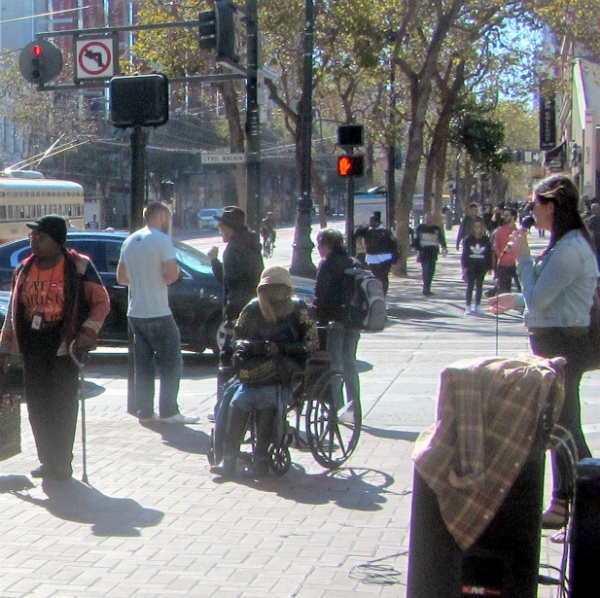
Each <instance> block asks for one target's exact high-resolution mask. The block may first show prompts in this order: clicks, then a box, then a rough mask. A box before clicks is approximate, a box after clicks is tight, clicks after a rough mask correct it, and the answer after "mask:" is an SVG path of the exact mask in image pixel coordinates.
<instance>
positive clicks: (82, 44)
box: [73, 37, 117, 80]
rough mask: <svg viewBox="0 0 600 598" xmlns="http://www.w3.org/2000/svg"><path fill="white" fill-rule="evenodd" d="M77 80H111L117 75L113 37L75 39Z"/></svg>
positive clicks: (74, 53)
mask: <svg viewBox="0 0 600 598" xmlns="http://www.w3.org/2000/svg"><path fill="white" fill-rule="evenodd" d="M73 55H74V56H75V79H76V80H84V79H110V78H112V77H113V76H114V74H115V57H116V56H117V53H116V52H115V39H114V38H113V37H100V38H95V39H90V38H75V49H74V52H73Z"/></svg>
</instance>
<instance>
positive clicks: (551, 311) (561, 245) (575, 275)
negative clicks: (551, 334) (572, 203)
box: [517, 230, 599, 328]
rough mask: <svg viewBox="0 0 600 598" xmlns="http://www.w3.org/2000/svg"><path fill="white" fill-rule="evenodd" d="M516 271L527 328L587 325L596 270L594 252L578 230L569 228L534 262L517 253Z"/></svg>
mask: <svg viewBox="0 0 600 598" xmlns="http://www.w3.org/2000/svg"><path fill="white" fill-rule="evenodd" d="M517 274H518V276H519V281H520V282H521V286H522V288H523V296H524V298H525V306H526V309H525V314H524V317H525V325H526V326H527V327H528V328H546V327H560V328H563V327H587V326H589V323H590V309H591V307H592V301H593V296H594V291H595V290H596V285H597V282H598V275H599V273H598V265H597V263H596V256H595V255H594V253H593V251H592V249H591V247H590V245H589V243H588V242H587V241H586V239H585V237H584V236H583V235H582V234H581V233H580V232H579V231H577V230H572V231H569V232H568V233H567V234H566V235H564V236H563V237H562V239H560V241H558V243H557V244H556V245H555V246H554V247H553V248H552V249H551V250H550V251H549V252H548V254H547V255H545V256H544V257H543V258H542V259H540V260H539V261H538V262H537V263H534V261H533V258H532V257H531V256H530V255H526V256H522V257H520V258H519V259H518V261H517Z"/></svg>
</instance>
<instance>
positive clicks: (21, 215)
mask: <svg viewBox="0 0 600 598" xmlns="http://www.w3.org/2000/svg"><path fill="white" fill-rule="evenodd" d="M19 219H20V220H25V210H24V209H23V208H21V209H20V210H19Z"/></svg>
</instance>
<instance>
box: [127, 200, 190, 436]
mask: <svg viewBox="0 0 600 598" xmlns="http://www.w3.org/2000/svg"><path fill="white" fill-rule="evenodd" d="M144 219H145V221H146V226H145V227H144V228H142V229H140V230H138V231H136V232H134V233H133V234H131V235H129V237H127V239H125V242H124V243H123V247H122V248H121V258H120V260H119V264H118V266H117V281H118V282H119V284H122V285H125V286H128V287H129V304H128V308H127V319H128V322H129V326H130V328H131V330H132V332H133V370H134V397H135V405H136V408H137V415H138V418H139V421H140V423H146V422H150V421H155V420H154V416H153V413H154V378H155V371H156V370H158V372H159V373H160V395H159V409H158V411H159V414H160V421H161V422H163V423H174V424H183V423H194V422H192V421H187V420H189V419H194V418H186V417H185V416H183V415H181V414H180V413H179V407H178V405H177V393H178V392H179V381H180V379H181V372H182V369H183V359H182V357H181V336H180V334H179V328H177V324H176V323H175V319H174V318H173V314H172V312H171V308H170V307H169V295H168V287H169V285H171V284H173V283H174V282H176V281H177V280H178V279H179V267H178V266H177V260H176V259H175V249H174V247H173V242H172V241H171V238H170V237H169V234H168V233H169V228H170V224H171V210H170V208H169V207H168V206H167V205H165V204H162V203H158V202H157V203H150V204H148V205H147V206H146V208H145V209H144ZM195 421H198V420H197V419H196V420H195Z"/></svg>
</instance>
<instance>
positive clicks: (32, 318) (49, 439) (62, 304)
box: [0, 214, 110, 480]
mask: <svg viewBox="0 0 600 598" xmlns="http://www.w3.org/2000/svg"><path fill="white" fill-rule="evenodd" d="M27 226H28V227H29V228H30V229H31V233H30V235H29V238H30V243H31V251H32V255H30V256H29V257H27V258H25V259H24V260H23V261H22V262H21V263H20V264H19V265H18V266H17V267H16V269H15V272H14V274H13V280H12V292H11V296H10V302H9V306H8V311H7V314H6V319H5V321H4V326H3V328H2V333H1V335H0V365H1V366H2V368H3V369H4V370H6V368H7V367H8V363H9V357H10V355H11V354H18V353H21V354H22V356H23V368H24V385H25V399H26V401H27V410H28V412H29V421H30V423H31V428H32V430H33V436H34V438H35V444H36V448H37V453H38V457H39V460H40V462H41V466H40V467H38V468H37V469H34V470H33V471H32V472H31V475H32V477H34V478H44V480H46V479H51V480H68V479H69V478H70V477H71V475H72V474H73V468H72V465H71V463H72V460H73V442H74V439H75V430H76V428H77V412H78V402H77V391H78V384H79V368H78V366H77V365H76V364H75V362H74V360H73V359H72V358H71V356H70V355H69V347H71V346H73V351H74V352H75V353H76V354H77V355H82V354H84V353H85V352H87V351H90V350H92V349H94V348H95V347H96V341H97V337H98V332H99V331H100V328H101V327H102V324H103V323H104V320H105V318H106V316H107V315H108V313H109V311H110V299H109V297H108V293H107V292H106V289H105V288H104V285H103V284H102V281H101V279H100V276H99V275H98V272H97V271H96V268H95V267H94V264H93V263H92V262H91V261H90V259H89V258H88V257H87V256H84V255H81V254H79V253H77V252H76V251H74V250H73V249H67V248H65V242H66V240H67V223H66V221H65V219H64V218H62V217H61V216H57V215H56V214H50V215H46V216H42V217H41V218H40V219H39V220H36V221H35V222H32V223H29V224H28V225H27Z"/></svg>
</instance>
